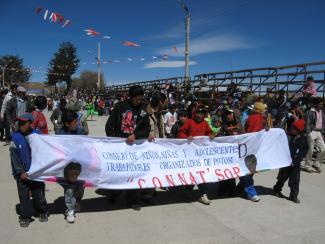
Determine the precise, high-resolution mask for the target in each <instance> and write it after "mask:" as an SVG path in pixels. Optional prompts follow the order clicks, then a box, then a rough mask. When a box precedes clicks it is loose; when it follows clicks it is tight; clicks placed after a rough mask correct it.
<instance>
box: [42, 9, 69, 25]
mask: <svg viewBox="0 0 325 244" xmlns="http://www.w3.org/2000/svg"><path fill="white" fill-rule="evenodd" d="M42 12H44V13H43V19H44V20H49V21H50V22H54V23H57V24H59V25H61V26H62V27H63V28H64V27H66V26H68V25H70V24H71V20H69V19H65V18H64V17H63V15H62V14H60V13H58V12H51V11H50V10H48V9H44V8H43V7H37V8H36V14H38V15H39V14H41V13H42Z"/></svg>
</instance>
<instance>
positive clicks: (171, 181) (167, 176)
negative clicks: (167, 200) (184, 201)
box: [165, 175, 176, 186]
mask: <svg viewBox="0 0 325 244" xmlns="http://www.w3.org/2000/svg"><path fill="white" fill-rule="evenodd" d="M165 176H166V179H167V182H168V185H169V186H176V184H175V182H174V179H173V176H172V175H165Z"/></svg>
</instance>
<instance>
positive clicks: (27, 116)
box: [16, 113, 34, 122]
mask: <svg viewBox="0 0 325 244" xmlns="http://www.w3.org/2000/svg"><path fill="white" fill-rule="evenodd" d="M16 120H19V121H25V122H26V121H30V122H33V120H34V118H33V115H32V114H31V113H23V114H22V115H20V116H19V117H17V118H16Z"/></svg>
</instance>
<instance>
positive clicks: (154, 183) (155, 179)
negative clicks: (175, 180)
mask: <svg viewBox="0 0 325 244" xmlns="http://www.w3.org/2000/svg"><path fill="white" fill-rule="evenodd" d="M156 181H157V182H158V183H159V186H157V185H156ZM152 184H153V185H154V186H155V187H163V185H162V184H161V181H160V180H159V178H158V177H153V178H152Z"/></svg>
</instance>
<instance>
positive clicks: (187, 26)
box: [178, 0, 191, 93]
mask: <svg viewBox="0 0 325 244" xmlns="http://www.w3.org/2000/svg"><path fill="white" fill-rule="evenodd" d="M178 3H179V4H180V5H181V7H182V8H183V10H184V12H185V77H184V89H185V93H187V90H188V89H189V88H190V70H189V64H190V16H191V14H190V11H189V9H188V7H187V6H186V5H185V3H184V2H183V0H178Z"/></svg>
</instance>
